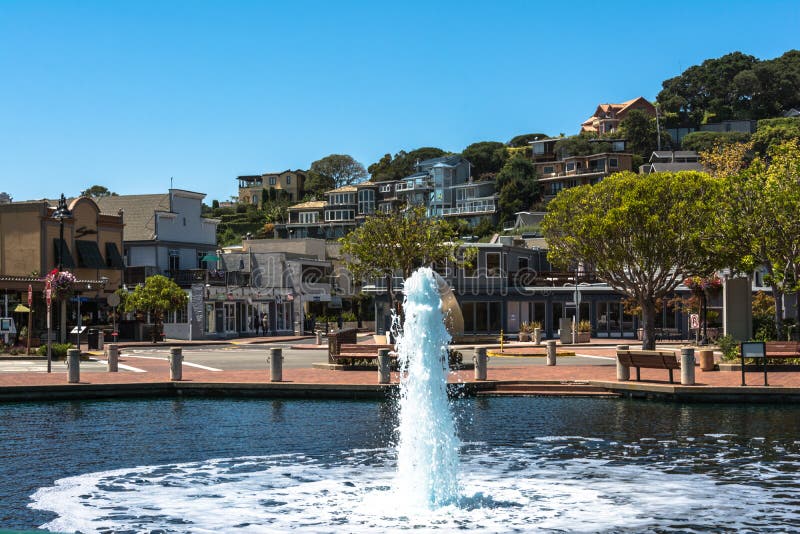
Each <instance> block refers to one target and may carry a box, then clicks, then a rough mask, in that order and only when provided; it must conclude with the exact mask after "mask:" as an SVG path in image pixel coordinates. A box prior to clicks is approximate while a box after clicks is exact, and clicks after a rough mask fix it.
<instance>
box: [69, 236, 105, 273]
mask: <svg viewBox="0 0 800 534" xmlns="http://www.w3.org/2000/svg"><path fill="white" fill-rule="evenodd" d="M75 248H76V249H77V251H78V262H79V266H80V267H88V268H89V269H105V267H106V263H105V262H104V261H103V257H102V256H101V255H100V249H99V248H97V241H81V240H75Z"/></svg>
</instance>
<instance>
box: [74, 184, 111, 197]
mask: <svg viewBox="0 0 800 534" xmlns="http://www.w3.org/2000/svg"><path fill="white" fill-rule="evenodd" d="M81 196H82V197H92V198H103V197H116V196H119V195H117V194H116V193H114V192H113V191H109V190H108V188H107V187H105V186H102V185H93V186H92V187H90V188H88V189H84V190H83V191H81Z"/></svg>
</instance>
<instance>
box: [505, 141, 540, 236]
mask: <svg viewBox="0 0 800 534" xmlns="http://www.w3.org/2000/svg"><path fill="white" fill-rule="evenodd" d="M497 190H498V192H499V193H498V204H499V206H498V208H499V209H498V211H499V214H500V221H501V222H505V221H511V220H514V218H515V213H517V212H518V211H524V210H526V209H528V208H529V207H530V206H531V205H532V204H534V203H535V202H538V201H539V200H541V194H540V191H539V181H538V180H537V178H536V167H535V166H534V165H533V163H532V162H531V160H530V159H528V158H526V157H523V156H514V157H512V158H510V159H509V160H508V161H507V162H506V163H505V165H503V168H502V169H501V170H500V172H499V173H498V174H497Z"/></svg>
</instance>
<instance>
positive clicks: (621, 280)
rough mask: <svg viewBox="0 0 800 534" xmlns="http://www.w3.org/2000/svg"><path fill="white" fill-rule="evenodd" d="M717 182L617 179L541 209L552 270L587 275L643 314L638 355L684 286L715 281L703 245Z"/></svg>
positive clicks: (709, 248) (570, 192)
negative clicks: (702, 279)
mask: <svg viewBox="0 0 800 534" xmlns="http://www.w3.org/2000/svg"><path fill="white" fill-rule="evenodd" d="M719 189H720V188H719V182H718V181H717V180H714V179H713V178H711V177H709V176H708V175H707V174H704V173H699V172H678V173H669V172H664V173H653V174H649V175H646V176H642V175H637V174H634V173H632V172H622V173H618V174H614V175H611V176H609V177H607V178H604V179H603V180H602V181H601V182H599V183H598V184H596V185H593V186H592V185H583V186H579V187H573V188H570V189H566V190H564V191H562V192H561V193H559V195H558V196H557V197H556V198H555V199H554V200H552V201H551V202H550V203H549V204H548V206H547V214H546V215H545V218H544V220H543V221H542V229H543V232H544V236H545V238H546V239H547V242H548V246H549V250H548V259H549V260H550V261H551V262H552V263H553V264H555V265H559V266H562V267H570V268H574V266H575V265H576V264H578V263H581V264H583V265H584V266H586V267H591V268H593V269H594V270H595V272H596V273H597V276H598V277H599V278H600V279H602V280H604V281H605V282H607V283H608V284H609V285H610V286H611V287H613V288H614V289H616V290H617V291H619V292H620V293H622V294H623V295H625V296H627V297H629V298H631V299H633V300H634V301H635V302H636V304H637V305H638V306H639V307H640V308H641V313H642V332H643V335H642V348H643V349H653V348H654V347H655V312H656V303H657V301H658V300H659V299H663V298H664V297H666V296H667V295H669V294H670V293H671V292H672V291H673V290H674V289H675V288H676V287H677V286H678V285H679V284H680V283H681V282H682V281H683V280H684V279H685V278H687V277H688V276H692V275H707V274H711V273H713V272H714V271H715V270H716V269H717V267H718V265H717V261H718V257H717V256H715V255H714V254H713V252H714V243H712V242H711V241H710V240H708V239H707V236H708V235H709V233H710V232H709V228H710V227H712V226H713V225H714V223H715V216H716V214H717V210H716V205H717V199H718V198H719Z"/></svg>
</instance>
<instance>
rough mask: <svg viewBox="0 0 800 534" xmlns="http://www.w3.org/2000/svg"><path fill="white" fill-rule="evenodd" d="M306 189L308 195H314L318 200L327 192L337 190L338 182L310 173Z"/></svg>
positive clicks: (328, 177)
mask: <svg viewBox="0 0 800 534" xmlns="http://www.w3.org/2000/svg"><path fill="white" fill-rule="evenodd" d="M304 187H305V192H306V193H308V194H311V195H313V196H314V198H316V199H321V198H323V196H324V195H325V192H326V191H330V190H331V189H336V180H335V179H333V178H331V177H330V176H325V175H322V174H319V173H317V172H314V171H308V174H306V181H305V185H304Z"/></svg>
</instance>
